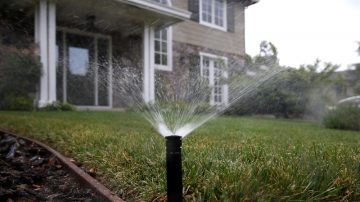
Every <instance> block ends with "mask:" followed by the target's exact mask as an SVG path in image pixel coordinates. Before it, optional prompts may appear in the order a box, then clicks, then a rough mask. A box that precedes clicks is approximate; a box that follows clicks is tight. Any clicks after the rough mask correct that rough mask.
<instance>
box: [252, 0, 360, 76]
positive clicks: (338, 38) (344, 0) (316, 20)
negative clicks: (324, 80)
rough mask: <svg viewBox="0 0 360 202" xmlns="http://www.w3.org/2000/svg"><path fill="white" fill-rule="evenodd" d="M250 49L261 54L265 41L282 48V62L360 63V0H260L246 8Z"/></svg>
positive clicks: (253, 53) (297, 63) (342, 67)
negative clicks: (358, 49) (261, 45)
mask: <svg viewBox="0 0 360 202" xmlns="http://www.w3.org/2000/svg"><path fill="white" fill-rule="evenodd" d="M245 25H246V29H245V33H246V35H245V37H246V52H247V53H248V54H250V55H252V56H254V55H256V54H259V50H260V48H259V45H260V42H261V41H263V40H266V41H270V42H272V43H273V44H274V45H275V46H276V47H277V49H278V52H279V55H278V57H279V59H280V64H281V65H285V66H291V67H298V66H299V65H301V64H313V63H314V61H315V60H316V59H317V58H318V59H320V60H321V61H323V62H331V63H333V64H339V65H341V68H340V70H346V69H347V68H349V65H350V64H353V63H356V62H360V56H359V55H358V54H357V53H356V49H357V47H358V45H357V41H360V0H260V1H259V2H258V3H257V4H255V5H252V6H249V7H248V8H247V9H246V11H245Z"/></svg>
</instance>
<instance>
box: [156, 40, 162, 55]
mask: <svg viewBox="0 0 360 202" xmlns="http://www.w3.org/2000/svg"><path fill="white" fill-rule="evenodd" d="M155 51H157V52H160V51H161V50H160V41H158V40H155Z"/></svg>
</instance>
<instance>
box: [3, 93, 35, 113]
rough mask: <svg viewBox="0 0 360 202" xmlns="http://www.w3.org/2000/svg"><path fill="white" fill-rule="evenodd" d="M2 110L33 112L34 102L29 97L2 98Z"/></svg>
mask: <svg viewBox="0 0 360 202" xmlns="http://www.w3.org/2000/svg"><path fill="white" fill-rule="evenodd" d="M3 108H4V109H7V110H23V111H32V110H34V100H33V99H31V98H30V97H29V96H12V95H10V96H6V97H5V98H4V107H3Z"/></svg>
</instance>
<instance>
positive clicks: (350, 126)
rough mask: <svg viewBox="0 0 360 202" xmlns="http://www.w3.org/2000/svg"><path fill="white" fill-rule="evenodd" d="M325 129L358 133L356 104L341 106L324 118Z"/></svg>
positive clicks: (359, 111) (359, 117)
mask: <svg viewBox="0 0 360 202" xmlns="http://www.w3.org/2000/svg"><path fill="white" fill-rule="evenodd" d="M323 122H324V125H325V127H327V128H334V129H343V130H359V131H360V107H359V106H357V105H356V104H341V105H339V106H338V107H336V109H334V110H330V111H329V112H328V113H327V114H326V115H325V117H324V120H323Z"/></svg>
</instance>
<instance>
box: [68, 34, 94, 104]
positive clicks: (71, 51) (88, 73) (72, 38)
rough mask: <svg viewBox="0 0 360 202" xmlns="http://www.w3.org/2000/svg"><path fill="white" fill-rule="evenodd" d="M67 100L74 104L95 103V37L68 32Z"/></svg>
mask: <svg viewBox="0 0 360 202" xmlns="http://www.w3.org/2000/svg"><path fill="white" fill-rule="evenodd" d="M66 43H67V45H68V47H67V58H68V60H67V64H68V67H67V101H68V102H69V103H71V104H74V105H94V104H95V100H94V99H95V97H94V96H95V95H94V85H95V82H94V80H95V78H94V72H93V68H92V65H91V63H92V62H93V56H94V39H93V38H91V37H87V36H80V35H75V34H67V36H66Z"/></svg>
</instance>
